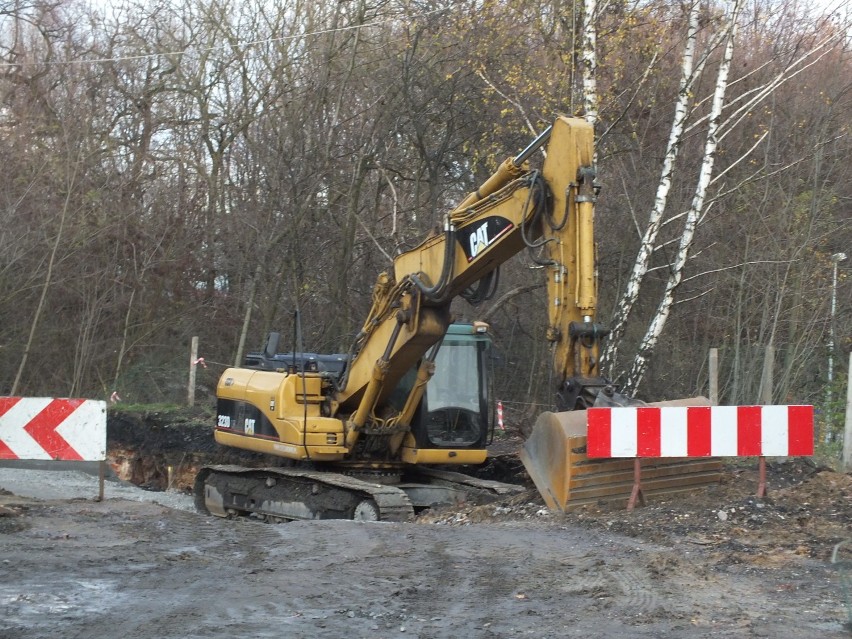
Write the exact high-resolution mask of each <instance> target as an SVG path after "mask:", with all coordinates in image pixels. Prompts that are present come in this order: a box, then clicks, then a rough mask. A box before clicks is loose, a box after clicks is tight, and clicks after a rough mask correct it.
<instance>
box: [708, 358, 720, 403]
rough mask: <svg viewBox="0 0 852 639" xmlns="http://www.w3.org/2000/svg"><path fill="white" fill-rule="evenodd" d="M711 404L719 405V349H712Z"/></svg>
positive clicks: (710, 371)
mask: <svg viewBox="0 0 852 639" xmlns="http://www.w3.org/2000/svg"><path fill="white" fill-rule="evenodd" d="M709 367H710V370H709V374H710V405H711V406H718V405H719V349H718V348H711V349H710V363H709Z"/></svg>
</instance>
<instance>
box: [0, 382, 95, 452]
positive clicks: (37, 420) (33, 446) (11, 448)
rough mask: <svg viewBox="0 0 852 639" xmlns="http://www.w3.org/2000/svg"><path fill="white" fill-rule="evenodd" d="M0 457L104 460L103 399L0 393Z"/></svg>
mask: <svg viewBox="0 0 852 639" xmlns="http://www.w3.org/2000/svg"><path fill="white" fill-rule="evenodd" d="M0 459H36V460H48V459H52V460H65V461H103V460H105V459H106V402H103V401H97V400H93V399H54V398H51V397H0Z"/></svg>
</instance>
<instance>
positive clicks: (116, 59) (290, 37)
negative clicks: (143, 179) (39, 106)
mask: <svg viewBox="0 0 852 639" xmlns="http://www.w3.org/2000/svg"><path fill="white" fill-rule="evenodd" d="M443 11H448V9H447V8H443V9H433V10H432V11H425V12H423V13H416V14H414V15H412V16H409V17H408V19H407V22H408V23H411V22H413V21H415V20H417V19H418V18H425V17H427V16H430V15H434V14H436V13H441V12H443ZM397 19H398V18H387V19H384V20H375V21H373V22H368V23H365V24H353V25H348V26H345V27H336V28H334V29H320V30H317V31H310V32H308V33H301V34H298V35H288V36H280V37H277V38H265V39H262V40H251V41H249V42H246V43H245V44H244V45H243V47H244V48H245V49H249V48H251V47H256V46H258V45H263V44H271V43H274V42H285V41H287V40H298V39H300V38H310V37H316V36H321V35H327V34H329V33H339V32H343V31H354V30H357V29H367V28H370V27H377V26H381V25H384V24H388V23H391V22H394V21H395V20H397ZM232 46H233V45H232V44H231V43H229V44H227V45H221V46H214V47H204V48H201V49H189V48H187V49H183V50H180V51H177V50H176V51H159V52H157V53H145V54H140V55H128V56H116V57H112V58H91V59H85V60H84V59H79V60H56V61H52V62H48V63H46V64H45V63H37V62H0V68H8V67H23V66H32V65H35V64H43V65H45V66H60V65H65V66H67V65H72V64H105V63H107V62H128V61H132V60H148V59H152V58H159V57H164V56H181V55H186V54H187V53H188V52H190V51H193V52H197V53H209V52H211V51H224V50H226V49H227V48H230V47H232Z"/></svg>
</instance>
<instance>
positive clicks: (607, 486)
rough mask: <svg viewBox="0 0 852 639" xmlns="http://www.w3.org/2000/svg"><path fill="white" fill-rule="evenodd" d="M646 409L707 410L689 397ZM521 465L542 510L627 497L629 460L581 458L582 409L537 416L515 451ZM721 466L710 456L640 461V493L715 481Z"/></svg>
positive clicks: (631, 477) (699, 399) (700, 401)
mask: <svg viewBox="0 0 852 639" xmlns="http://www.w3.org/2000/svg"><path fill="white" fill-rule="evenodd" d="M648 405H649V406H709V405H710V402H709V401H708V400H707V398H705V397H692V398H688V399H679V400H674V401H667V402H657V403H652V404H648ZM520 457H521V461H522V462H523V464H524V467H525V468H526V470H527V473H529V475H530V477H531V478H532V480H533V482H534V483H535V486H536V488H537V489H538V492H539V493H540V494H541V496H542V498H543V499H544V502H545V503H546V504H547V507H548V508H549V509H550V510H551V511H554V512H567V511H569V510H571V509H573V508H576V507H577V506H582V505H584V504H589V503H595V502H597V501H601V500H603V501H612V500H617V499H624V500H625V501H626V500H627V499H628V498H629V497H630V495H631V491H632V489H633V483H634V460H633V459H589V457H587V456H586V411H569V412H564V413H550V412H546V413H542V414H541V415H540V416H539V418H538V419H537V420H536V423H535V426H534V427H533V431H532V434H531V435H530V437H529V438H528V439H527V441H526V442H525V444H524V446H523V448H522V449H521V453H520ZM721 471H722V462H721V461H720V460H718V459H713V458H707V457H702V458H671V457H669V458H659V459H643V460H642V491H643V493H644V494H645V495H646V496H652V495H659V494H664V493H671V492H678V491H683V490H689V489H691V488H695V487H697V486H704V485H708V484H713V483H718V482H719V480H720V478H721Z"/></svg>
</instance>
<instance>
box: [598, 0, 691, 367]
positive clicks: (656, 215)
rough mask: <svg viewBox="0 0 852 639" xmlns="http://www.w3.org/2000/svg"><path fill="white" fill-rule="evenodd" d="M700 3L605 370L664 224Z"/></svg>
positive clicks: (615, 354)
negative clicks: (646, 216) (647, 213)
mask: <svg viewBox="0 0 852 639" xmlns="http://www.w3.org/2000/svg"><path fill="white" fill-rule="evenodd" d="M699 10H700V4H699V3H698V2H695V3H693V4H692V6H691V7H690V9H689V18H688V28H687V35H686V44H685V46H684V50H683V60H682V63H681V75H680V88H679V90H678V96H677V103H676V104H675V113H674V119H673V120H672V128H671V131H670V132H669V141H668V146H667V147H666V154H665V157H664V159H663V168H662V171H661V172H660V182H659V184H658V185H657V193H656V196H655V198H654V205H653V207H652V209H651V214H650V216H649V218H648V226H647V227H646V228H645V233H644V234H643V236H642V243H641V244H640V246H639V251H638V253H637V255H636V261H635V262H634V263H633V270H632V272H631V273H630V278H629V279H628V280H627V286H626V287H625V290H624V293H623V294H622V296H621V300H620V301H619V304H618V307H617V308H616V310H615V314H614V317H613V321H612V326H611V331H612V332H611V333H610V337H609V340H608V341H607V344H606V347H605V349H604V352H603V354H602V355H603V363H604V366H606V367H607V368H608V369H610V370H611V369H612V368H613V367H614V366H615V365H616V362H617V359H618V346H619V342H620V341H621V337H622V335H623V334H624V327H625V324H626V323H627V319H628V317H629V316H630V313H631V311H632V310H633V306H634V304H635V303H636V300H637V299H638V298H639V292H640V290H641V288H642V280H643V279H644V278H645V274H646V273H647V272H648V264H649V262H650V260H651V254H652V253H653V251H654V243H655V241H656V239H657V234H658V233H659V231H660V227H661V225H662V222H663V213H664V212H665V209H666V202H667V201H668V195H669V190H670V189H671V185H672V176H673V175H674V171H675V163H676V160H677V155H678V151H679V150H680V146H681V141H682V139H683V131H684V127H685V126H686V119H687V117H688V115H689V103H690V96H691V94H692V87H693V85H694V83H695V82H694V81H695V74H694V72H693V66H694V59H695V43H696V40H697V37H698V14H699Z"/></svg>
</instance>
